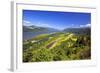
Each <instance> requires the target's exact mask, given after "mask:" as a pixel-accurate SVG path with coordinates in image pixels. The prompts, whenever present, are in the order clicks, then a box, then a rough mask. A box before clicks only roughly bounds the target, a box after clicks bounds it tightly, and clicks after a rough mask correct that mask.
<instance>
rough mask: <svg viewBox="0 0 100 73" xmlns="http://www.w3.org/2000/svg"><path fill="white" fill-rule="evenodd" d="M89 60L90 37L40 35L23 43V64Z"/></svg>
mask: <svg viewBox="0 0 100 73" xmlns="http://www.w3.org/2000/svg"><path fill="white" fill-rule="evenodd" d="M90 58H91V37H90V35H75V34H72V33H58V32H57V33H54V34H42V35H39V36H36V37H34V38H32V39H30V40H27V41H24V42H23V62H44V61H62V60H84V59H90Z"/></svg>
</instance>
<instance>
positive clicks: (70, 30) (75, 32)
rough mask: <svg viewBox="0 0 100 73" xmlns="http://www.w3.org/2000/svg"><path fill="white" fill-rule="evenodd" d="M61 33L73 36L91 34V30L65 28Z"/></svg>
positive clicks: (88, 28) (86, 28) (85, 28)
mask: <svg viewBox="0 0 100 73" xmlns="http://www.w3.org/2000/svg"><path fill="white" fill-rule="evenodd" d="M63 31H64V32H70V33H74V34H91V28H90V27H81V28H66V29H64V30H63Z"/></svg>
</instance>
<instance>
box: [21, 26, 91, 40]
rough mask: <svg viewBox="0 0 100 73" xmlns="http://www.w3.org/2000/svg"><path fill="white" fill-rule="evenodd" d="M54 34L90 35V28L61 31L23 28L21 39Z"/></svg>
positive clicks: (45, 28) (36, 27) (43, 28)
mask: <svg viewBox="0 0 100 73" xmlns="http://www.w3.org/2000/svg"><path fill="white" fill-rule="evenodd" d="M54 32H63V33H64V32H68V33H74V34H90V32H91V28H90V27H77V28H74V27H73V28H66V29H63V30H59V29H55V28H49V27H39V26H34V25H32V26H25V25H24V26H23V35H24V36H23V38H24V39H30V38H32V37H34V36H37V35H39V34H51V33H54Z"/></svg>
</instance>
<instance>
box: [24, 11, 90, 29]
mask: <svg viewBox="0 0 100 73" xmlns="http://www.w3.org/2000/svg"><path fill="white" fill-rule="evenodd" d="M23 25H25V26H31V25H35V26H40V27H50V28H55V29H59V30H63V29H65V28H70V27H72V28H77V27H90V26H91V14H90V13H78V12H55V11H36V10H23Z"/></svg>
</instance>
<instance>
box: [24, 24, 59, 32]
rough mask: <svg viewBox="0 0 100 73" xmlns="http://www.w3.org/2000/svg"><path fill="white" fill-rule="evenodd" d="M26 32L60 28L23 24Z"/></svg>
mask: <svg viewBox="0 0 100 73" xmlns="http://www.w3.org/2000/svg"><path fill="white" fill-rule="evenodd" d="M23 31H24V32H48V33H50V32H58V31H60V30H57V29H54V28H49V27H38V26H34V25H32V26H23Z"/></svg>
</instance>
